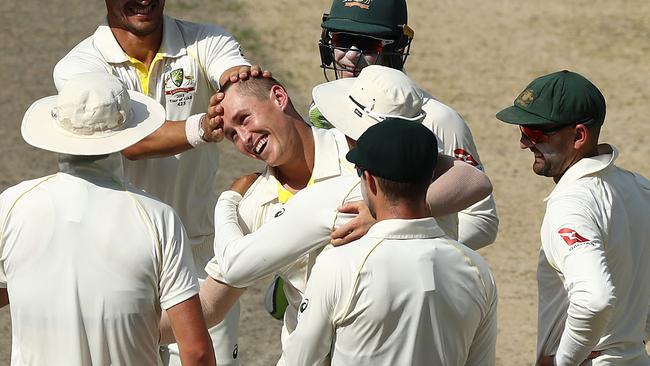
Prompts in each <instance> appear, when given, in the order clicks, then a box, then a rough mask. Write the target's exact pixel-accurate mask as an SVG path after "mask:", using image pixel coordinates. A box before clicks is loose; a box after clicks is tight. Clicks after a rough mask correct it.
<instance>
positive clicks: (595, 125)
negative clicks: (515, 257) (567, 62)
mask: <svg viewBox="0 0 650 366" xmlns="http://www.w3.org/2000/svg"><path fill="white" fill-rule="evenodd" d="M497 118H498V119H500V120H501V121H504V122H506V123H511V124H515V125H518V126H519V129H520V130H521V140H520V147H521V148H522V149H529V150H530V151H531V152H532V153H533V155H534V158H535V160H534V162H533V172H535V174H537V175H541V176H545V177H551V178H553V181H554V182H555V183H556V186H555V188H554V189H553V191H552V192H551V193H550V194H549V196H548V197H547V198H546V200H545V201H546V214H545V216H544V221H543V223H542V229H541V239H542V248H541V251H540V256H539V264H538V267H537V281H538V287H539V306H538V309H539V314H538V337H537V363H538V365H542V366H543V365H561V366H565V365H584V364H589V365H594V366H596V365H597V366H602V365H649V364H650V357H648V354H647V352H646V349H645V346H644V344H643V343H644V338H645V337H646V332H645V327H646V321H647V314H648V306H649V304H650V286H648V284H649V283H650V267H649V266H648V265H647V264H648V263H649V261H650V251H649V250H648V248H650V226H649V225H648V222H650V181H648V180H647V179H645V178H644V177H642V176H640V175H638V174H635V173H633V172H630V171H627V170H624V169H621V168H619V167H617V166H616V165H614V161H615V160H616V158H617V157H618V151H617V150H616V148H614V147H613V146H611V145H609V144H599V143H598V139H599V135H600V129H601V126H602V124H603V122H604V121H605V98H604V97H603V95H602V94H601V92H600V90H598V88H597V87H596V86H594V85H593V84H592V83H591V82H590V81H589V80H587V79H586V78H584V77H583V76H581V75H579V74H576V73H574V72H570V71H566V70H565V71H560V72H556V73H552V74H549V75H544V76H541V77H539V78H537V79H535V80H533V81H532V82H531V83H530V84H529V85H528V86H527V87H526V88H525V89H524V90H523V91H522V92H521V93H520V94H519V96H518V97H517V98H516V99H515V101H514V105H513V106H511V107H508V108H506V109H504V110H502V111H500V112H499V113H497Z"/></svg>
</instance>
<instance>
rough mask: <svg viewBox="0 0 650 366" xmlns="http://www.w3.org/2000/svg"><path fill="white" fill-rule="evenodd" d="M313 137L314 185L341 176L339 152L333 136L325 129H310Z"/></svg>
mask: <svg viewBox="0 0 650 366" xmlns="http://www.w3.org/2000/svg"><path fill="white" fill-rule="evenodd" d="M311 131H312V133H313V135H314V170H313V171H312V173H311V177H312V179H313V180H314V183H316V182H319V181H321V180H324V179H327V178H331V177H338V176H339V175H341V163H340V161H339V159H340V156H341V151H339V148H340V146H339V145H338V144H337V142H336V138H335V137H334V135H333V134H332V133H331V132H330V131H329V130H326V129H321V128H316V127H312V128H311Z"/></svg>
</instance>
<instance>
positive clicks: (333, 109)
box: [312, 78, 377, 140]
mask: <svg viewBox="0 0 650 366" xmlns="http://www.w3.org/2000/svg"><path fill="white" fill-rule="evenodd" d="M355 81H356V78H345V79H338V80H334V81H330V82H328V83H324V84H320V85H316V86H315V87H314V89H312V98H313V99H314V104H316V107H317V108H318V110H319V111H320V112H321V114H322V115H323V117H325V119H327V121H328V122H329V123H331V124H332V125H333V126H334V127H335V128H336V129H337V130H339V131H341V132H342V133H343V134H344V135H346V136H347V137H349V138H351V139H353V140H358V139H359V136H361V134H363V133H364V132H366V130H367V129H368V128H369V127H370V126H373V125H375V124H376V123H377V121H375V120H373V119H372V118H369V117H368V116H367V115H366V114H362V115H361V116H359V115H357V114H355V113H354V110H355V105H354V103H353V102H352V100H350V97H349V91H350V89H351V88H352V85H353V84H354V82H355Z"/></svg>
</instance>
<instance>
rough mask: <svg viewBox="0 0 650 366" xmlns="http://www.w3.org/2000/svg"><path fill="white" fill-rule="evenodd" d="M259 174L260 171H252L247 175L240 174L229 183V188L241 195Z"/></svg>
mask: <svg viewBox="0 0 650 366" xmlns="http://www.w3.org/2000/svg"><path fill="white" fill-rule="evenodd" d="M259 176H260V173H252V174H248V175H244V176H241V177H239V178H237V179H235V181H234V182H232V184H231V185H230V190H231V191H235V192H237V193H239V194H241V195H242V196H243V195H244V193H246V191H248V189H249V188H250V187H251V186H252V185H253V183H254V182H255V180H257V177H259Z"/></svg>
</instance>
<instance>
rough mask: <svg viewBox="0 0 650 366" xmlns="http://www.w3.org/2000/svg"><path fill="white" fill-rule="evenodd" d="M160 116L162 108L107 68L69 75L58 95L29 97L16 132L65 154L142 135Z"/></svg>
mask: <svg viewBox="0 0 650 366" xmlns="http://www.w3.org/2000/svg"><path fill="white" fill-rule="evenodd" d="M164 122H165V109H164V108H163V106H162V105H160V104H159V103H158V102H156V101H155V100H153V99H151V98H149V97H147V96H146V95H144V94H142V93H138V92H135V91H130V90H126V88H125V87H124V85H123V84H122V82H120V80H119V79H118V78H117V77H115V76H113V75H111V74H108V73H99V72H93V73H83V74H79V75H75V76H74V77H72V78H70V80H68V81H67V82H66V83H65V85H64V86H63V88H62V89H61V92H60V93H59V95H54V96H49V97H45V98H42V99H39V100H37V101H36V102H34V103H33V104H32V105H31V106H30V107H29V109H28V110H27V112H25V116H24V117H23V122H22V126H21V133H22V135H23V139H25V141H26V142H27V143H28V144H30V145H32V146H35V147H38V148H41V149H44V150H49V151H54V152H58V153H64V154H71V155H103V154H109V153H113V152H117V151H121V150H123V149H125V148H127V147H129V146H131V145H133V144H135V143H136V142H138V141H140V140H142V139H143V138H145V137H146V136H148V135H149V134H151V133H152V132H154V131H155V130H157V129H158V128H159V127H160V126H162V124H163V123H164Z"/></svg>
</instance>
